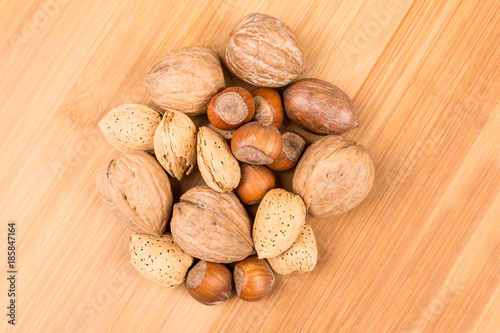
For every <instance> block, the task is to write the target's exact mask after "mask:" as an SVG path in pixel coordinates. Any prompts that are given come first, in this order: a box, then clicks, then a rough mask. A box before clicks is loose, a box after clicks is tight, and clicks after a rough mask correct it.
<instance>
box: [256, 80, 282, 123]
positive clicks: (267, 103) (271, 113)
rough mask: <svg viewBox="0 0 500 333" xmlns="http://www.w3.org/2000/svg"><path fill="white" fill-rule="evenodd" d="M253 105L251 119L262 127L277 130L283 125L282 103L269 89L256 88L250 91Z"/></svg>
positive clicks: (279, 97)
mask: <svg viewBox="0 0 500 333" xmlns="http://www.w3.org/2000/svg"><path fill="white" fill-rule="evenodd" d="M252 96H253V101H254V103H255V113H254V115H253V119H254V120H255V121H257V122H259V123H262V124H264V125H269V126H270V125H272V126H274V127H276V128H277V129H279V128H280V127H281V124H282V123H283V103H282V101H281V96H280V94H278V93H277V92H276V91H275V90H273V89H269V88H257V89H255V90H253V91H252Z"/></svg>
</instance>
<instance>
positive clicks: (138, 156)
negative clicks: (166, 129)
mask: <svg viewBox="0 0 500 333" xmlns="http://www.w3.org/2000/svg"><path fill="white" fill-rule="evenodd" d="M96 185H97V188H98V190H99V192H100V193H101V198H102V199H103V200H104V203H105V204H106V205H107V206H108V207H109V208H110V209H111V211H112V212H113V214H114V215H115V216H116V217H117V218H118V219H119V220H120V221H121V222H122V223H123V224H124V225H125V226H127V227H128V228H129V229H131V230H133V231H135V232H138V233H144V234H152V235H161V234H162V233H163V231H164V230H165V227H166V225H167V219H168V217H169V215H170V211H171V210H172V203H173V198H172V190H171V189H170V181H169V180H168V176H167V174H166V173H165V171H163V168H162V167H161V165H160V164H158V162H157V161H156V159H155V158H154V157H153V156H151V155H149V154H147V153H145V152H139V151H138V152H131V153H125V154H122V155H120V156H119V157H118V158H117V159H114V160H112V161H111V162H109V164H108V166H107V168H106V170H105V171H104V172H102V173H101V174H100V175H99V176H98V177H97V181H96Z"/></svg>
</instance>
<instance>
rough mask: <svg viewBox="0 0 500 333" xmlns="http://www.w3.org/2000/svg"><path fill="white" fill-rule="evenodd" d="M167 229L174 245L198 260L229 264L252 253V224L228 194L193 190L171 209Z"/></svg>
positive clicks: (242, 208)
mask: <svg viewBox="0 0 500 333" xmlns="http://www.w3.org/2000/svg"><path fill="white" fill-rule="evenodd" d="M170 226H171V230H172V235H173V236H174V239H175V241H176V242H177V244H179V245H180V247H181V248H182V249H183V250H184V251H186V252H187V253H189V254H191V255H192V256H193V257H196V258H199V259H202V260H206V261H211V262H217V263H231V262H236V261H239V260H242V259H244V258H246V257H248V256H249V255H250V254H252V253H253V252H254V249H253V242H252V237H251V229H252V221H251V220H250V218H249V216H248V214H247V211H246V210H245V208H244V207H243V205H242V204H241V202H240V201H239V200H238V198H237V197H236V195H235V194H234V193H232V192H226V193H219V192H216V191H214V190H212V189H210V188H209V187H207V186H197V187H193V188H192V189H190V190H188V191H187V192H186V193H184V194H183V195H182V196H181V198H180V202H179V203H177V204H175V205H174V209H173V215H172V221H171V223H170Z"/></svg>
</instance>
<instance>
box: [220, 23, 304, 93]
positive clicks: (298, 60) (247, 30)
mask: <svg viewBox="0 0 500 333" xmlns="http://www.w3.org/2000/svg"><path fill="white" fill-rule="evenodd" d="M224 60H225V63H226V66H227V67H228V68H229V70H230V71H231V72H232V73H233V74H234V75H236V76H237V77H239V78H240V79H242V80H243V81H245V82H248V83H250V84H253V85H255V86H258V87H282V86H285V85H287V84H288V83H290V82H291V81H292V80H294V79H295V78H296V77H297V76H299V75H300V74H301V73H302V71H303V69H304V54H303V53H302V49H301V48H300V45H299V43H298V41H297V38H296V37H295V35H294V33H293V32H292V31H291V30H290V28H289V27H288V26H287V25H286V24H285V23H283V22H281V21H280V20H278V19H276V18H274V17H272V16H269V15H265V14H258V13H254V14H250V15H247V16H245V17H244V18H243V20H242V21H241V22H240V23H239V24H238V25H237V26H236V28H235V29H234V30H233V32H232V33H231V35H230V37H229V42H228V45H227V47H226V52H225V56H224Z"/></svg>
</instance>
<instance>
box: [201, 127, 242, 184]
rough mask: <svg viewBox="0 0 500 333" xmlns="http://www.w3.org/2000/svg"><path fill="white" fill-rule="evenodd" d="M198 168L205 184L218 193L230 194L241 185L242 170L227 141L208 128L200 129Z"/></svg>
mask: <svg viewBox="0 0 500 333" xmlns="http://www.w3.org/2000/svg"><path fill="white" fill-rule="evenodd" d="M196 150H197V160H198V168H199V169H200V173H201V176H202V177H203V180H204V181H205V183H206V184H207V185H208V186H209V187H210V188H211V189H213V190H215V191H217V192H228V191H232V190H233V189H235V188H236V187H237V186H238V184H239V183H240V177H241V170H240V165H239V164H238V161H237V160H236V158H234V156H233V154H232V153H231V148H230V147H229V144H228V143H227V141H226V140H224V138H223V137H221V136H220V135H219V134H217V133H215V132H214V131H212V130H211V129H209V128H208V127H205V126H203V127H200V128H199V129H198V139H197V142H196Z"/></svg>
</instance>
